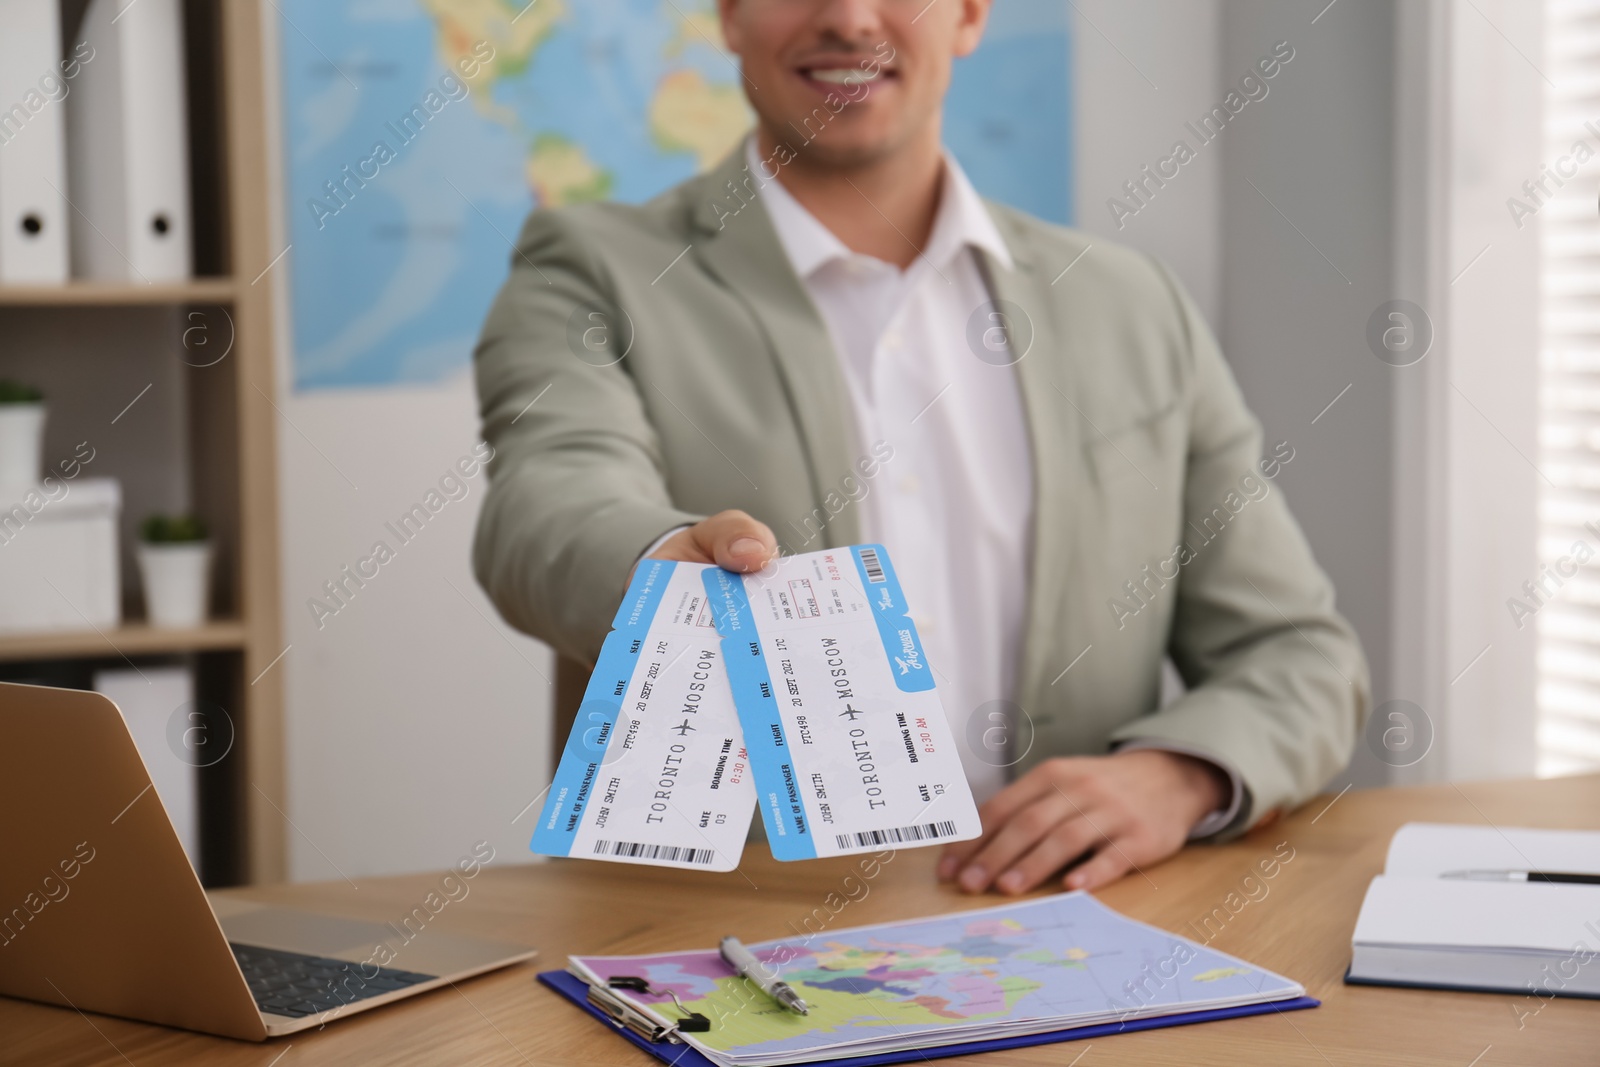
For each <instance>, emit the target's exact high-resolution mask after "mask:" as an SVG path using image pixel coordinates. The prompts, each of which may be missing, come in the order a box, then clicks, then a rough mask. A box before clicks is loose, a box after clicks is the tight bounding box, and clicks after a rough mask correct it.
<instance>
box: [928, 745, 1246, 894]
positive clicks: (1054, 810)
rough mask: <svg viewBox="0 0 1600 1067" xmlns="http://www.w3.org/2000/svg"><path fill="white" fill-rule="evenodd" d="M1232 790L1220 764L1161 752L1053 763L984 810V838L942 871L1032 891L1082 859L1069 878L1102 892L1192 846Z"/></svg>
mask: <svg viewBox="0 0 1600 1067" xmlns="http://www.w3.org/2000/svg"><path fill="white" fill-rule="evenodd" d="M1229 788H1230V784H1229V780H1228V778H1227V776H1226V775H1225V774H1224V773H1223V772H1222V770H1221V769H1220V768H1218V767H1215V766H1213V765H1212V764H1210V763H1207V762H1206V761H1205V760H1200V759H1195V758H1193V757H1190V756H1183V755H1179V754H1177V753H1174V752H1164V751H1161V750H1159V749H1135V750H1133V751H1130V752H1123V753H1118V754H1115V755H1110V756H1063V757H1058V758H1056V759H1052V760H1047V761H1045V762H1044V763H1041V764H1040V765H1039V766H1037V767H1035V768H1034V769H1033V770H1031V771H1029V772H1028V773H1027V774H1025V775H1023V776H1022V777H1021V778H1019V779H1017V780H1016V781H1015V782H1012V783H1011V784H1010V785H1008V786H1006V788H1005V789H1003V790H1001V791H1000V792H999V793H997V794H996V795H995V796H994V798H993V799H991V800H990V801H989V802H988V803H987V804H985V805H984V806H983V807H982V809H980V811H979V815H980V816H981V817H982V819H983V836H982V837H981V838H979V839H977V840H975V841H962V842H959V843H958V844H954V845H950V846H948V847H946V848H945V850H944V855H943V856H942V857H941V858H940V860H939V878H940V880H941V881H948V880H949V879H951V878H955V879H956V882H957V884H958V885H960V887H961V888H962V889H964V890H966V891H967V892H968V893H981V892H983V891H984V890H985V889H988V888H990V887H991V886H993V887H994V888H995V889H997V890H999V891H1000V892H1002V893H1026V892H1027V891H1028V890H1030V889H1033V888H1034V887H1036V886H1038V885H1039V884H1040V883H1042V882H1044V881H1045V880H1046V879H1048V878H1050V877H1051V876H1052V875H1054V874H1055V873H1056V872H1058V871H1060V870H1061V869H1062V868H1063V867H1065V866H1067V865H1068V864H1074V863H1075V864H1076V865H1075V866H1073V868H1072V869H1071V870H1070V871H1069V872H1068V873H1067V875H1066V877H1064V878H1063V879H1062V884H1063V885H1065V886H1066V887H1067V888H1068V889H1095V888H1097V887H1099V886H1103V885H1106V884H1107V883H1109V882H1114V881H1116V880H1117V879H1118V878H1121V877H1122V876H1123V875H1124V874H1127V873H1128V872H1129V871H1130V870H1133V869H1135V868H1136V867H1142V866H1144V865H1145V864H1150V863H1155V862H1156V861H1157V860H1161V859H1165V858H1166V857H1167V856H1170V855H1172V854H1173V853H1174V852H1176V851H1178V849H1180V848H1182V847H1183V843H1184V841H1185V840H1187V839H1188V836H1189V831H1190V830H1191V829H1192V828H1193V827H1194V825H1195V824H1196V823H1198V822H1199V821H1200V820H1201V819H1203V818H1204V817H1205V816H1207V815H1209V814H1210V813H1211V812H1213V811H1215V810H1216V809H1218V808H1220V807H1222V806H1223V805H1224V804H1225V803H1226V802H1227V798H1228V795H1229V793H1228V790H1229ZM1080 860H1081V861H1082V862H1078V861H1080Z"/></svg>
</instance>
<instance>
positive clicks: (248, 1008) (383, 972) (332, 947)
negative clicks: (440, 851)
mask: <svg viewBox="0 0 1600 1067" xmlns="http://www.w3.org/2000/svg"><path fill="white" fill-rule="evenodd" d="M0 857H3V858H0V995H5V996H10V997H21V998H23V999H26V1000H35V1001H41V1002H43V1003H46V1004H55V1005H59V1006H61V1007H66V1008H74V1009H77V1010H79V1011H86V1012H88V1011H93V1012H100V1013H103V1014H106V1015H119V1016H123V1017H125V1018H129V1019H138V1020H141V1021H144V1022H150V1023H160V1024H162V1025H165V1026H177V1027H182V1028H184V1029H186V1030H198V1031H201V1032H203V1033H208V1034H218V1035H221V1036H223V1037H233V1038H241V1039H243V1040H247V1041H261V1040H265V1039H266V1038H269V1037H276V1036H278V1035H280V1034H292V1033H294V1032H296V1031H298V1030H305V1029H309V1028H312V1027H318V1026H322V1025H324V1024H325V1023H327V1022H328V1021H330V1020H332V1019H337V1018H340V1017H343V1016H345V1015H349V1014H353V1013H355V1012H359V1011H367V1010H369V1009H371V1008H376V1007H380V1006H382V1005H385V1004H389V1003H392V1002H393V1001H396V1000H399V999H401V998H402V997H409V996H413V995H415V994H418V993H424V992H426V991H428V990H430V989H436V988H438V987H440V986H443V985H446V984H448V983H452V982H459V981H461V980H462V979H464V978H470V977H471V976H473V975H477V974H482V973H483V972H485V971H490V970H494V969H495V968H498V967H504V966H507V965H509V964H512V963H520V962H522V961H525V960H529V959H532V958H533V957H534V955H535V952H534V950H532V949H529V948H525V947H523V946H519V945H509V944H496V943H492V942H487V941H477V940H472V939H468V938H463V937H457V936H454V935H448V934H446V933H444V932H443V931H441V930H438V929H436V928H433V927H431V926H429V925H426V920H427V919H428V918H430V917H431V915H432V914H434V913H433V912H430V910H429V909H428V908H426V907H421V905H422V903H423V898H424V897H425V896H427V894H426V893H425V892H423V891H419V894H418V897H419V899H418V901H417V903H418V905H419V908H418V910H417V911H416V912H414V913H413V915H414V916H415V918H414V919H410V920H407V919H401V920H400V922H401V924H402V925H401V926H395V925H393V924H391V923H376V922H360V921H354V920H349V919H343V918H339V917H336V916H331V915H318V914H315V913H312V912H302V911H296V910H292V909H289V908H280V907H271V906H266V905H261V904H255V903H250V902H246V901H242V900H236V899H232V898H230V897H227V896H219V897H218V898H217V899H216V901H215V902H213V901H211V900H209V899H208V898H207V896H206V893H205V890H204V889H202V888H201V887H200V880H199V878H197V877H196V876H195V872H194V868H193V867H191V866H190V865H189V859H188V857H187V856H186V855H185V853H184V851H183V846H182V844H180V843H179V840H178V834H177V832H176V830H174V829H173V826H172V822H171V820H170V819H168V817H167V813H166V809H164V808H163V807H162V805H161V800H160V798H159V797H158V796H157V795H156V792H155V790H154V789H153V788H152V787H151V784H150V775H149V772H148V771H146V769H145V765H144V761H143V760H142V759H140V757H139V752H138V750H137V749H136V748H135V747H134V743H133V738H132V736H131V735H130V734H129V733H128V727H127V725H126V723H124V721H123V718H122V713H121V712H120V711H118V710H117V706H116V705H115V704H114V703H112V702H111V701H110V700H108V699H107V698H106V697H104V696H102V695H100V694H99V693H92V692H84V691H81V690H75V689H52V688H46V687H44V686H33V685H15V684H10V683H0ZM458 881H460V879H458ZM462 884H467V883H462ZM451 892H452V893H453V892H454V890H451ZM440 899H443V897H441V896H435V903H437V901H438V900H440ZM458 899H459V898H458ZM213 903H214V904H215V907H213ZM441 907H442V906H441ZM441 913H442V912H441Z"/></svg>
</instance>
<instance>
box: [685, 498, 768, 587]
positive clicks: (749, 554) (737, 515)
mask: <svg viewBox="0 0 1600 1067" xmlns="http://www.w3.org/2000/svg"><path fill="white" fill-rule="evenodd" d="M691 532H692V533H694V534H695V542H696V543H697V544H698V545H699V546H700V548H701V549H702V550H703V551H704V552H705V553H706V555H708V556H710V557H711V560H712V561H713V562H714V563H716V565H717V566H719V567H722V568H724V569H726V570H730V571H740V572H746V571H758V570H760V569H761V568H762V567H764V566H766V565H767V561H768V560H770V559H772V557H773V556H776V555H777V554H778V539H777V538H776V537H774V536H773V535H772V531H771V530H769V529H767V525H766V523H763V522H757V521H756V520H755V519H753V518H751V517H750V516H749V515H747V514H745V513H744V512H742V511H723V512H719V513H718V514H716V515H713V516H711V518H709V519H706V520H705V521H703V522H701V523H699V524H698V525H696V526H695V527H694V529H693V530H692V531H691Z"/></svg>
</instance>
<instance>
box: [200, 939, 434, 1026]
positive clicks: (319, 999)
mask: <svg viewBox="0 0 1600 1067" xmlns="http://www.w3.org/2000/svg"><path fill="white" fill-rule="evenodd" d="M228 947H229V948H231V949H233V955H234V958H235V959H237V960H238V961H239V968H240V969H241V970H243V971H244V978H245V981H246V982H247V983H249V985H250V994H251V996H253V997H255V998H256V1006H257V1007H258V1008H260V1009H261V1010H262V1011H264V1012H270V1013H271V1014H273V1015H289V1016H294V1017H296V1018H298V1017H301V1016H306V1015H317V1014H320V1013H322V1012H325V1011H333V1010H335V1009H337V1008H341V1007H343V1006H344V1005H346V1004H351V1003H353V1002H355V1001H358V1000H366V999H367V998H369V997H381V996H383V994H385V993H392V992H394V991H395V990H397V989H405V988H407V987H409V986H414V985H418V984H420V983H422V982H431V981H433V979H434V977H435V976H434V975H431V974H417V973H415V972H414V971H397V970H394V969H392V968H389V967H378V968H376V970H377V972H378V973H377V974H376V975H373V974H372V972H373V970H374V969H375V968H374V967H373V966H372V965H371V964H359V963H350V962H348V961H346V960H334V959H327V958H326V957H323V956H307V955H305V954H304V953H300V952H284V951H282V950H280V949H275V948H261V947H260V946H258V945H236V944H232V943H229V945H228Z"/></svg>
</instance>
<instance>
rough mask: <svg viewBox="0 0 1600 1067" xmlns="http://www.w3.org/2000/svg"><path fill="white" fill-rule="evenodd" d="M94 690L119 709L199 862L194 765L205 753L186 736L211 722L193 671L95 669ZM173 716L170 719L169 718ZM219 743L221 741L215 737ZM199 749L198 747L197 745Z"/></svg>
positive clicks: (159, 793)
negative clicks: (197, 698)
mask: <svg viewBox="0 0 1600 1067" xmlns="http://www.w3.org/2000/svg"><path fill="white" fill-rule="evenodd" d="M93 684H94V690H95V692H97V693H102V694H104V695H105V696H108V697H110V698H111V699H112V700H113V701H115V702H116V705H117V708H118V710H120V711H121V712H122V718H123V721H124V722H126V723H127V724H128V732H129V733H130V734H132V735H133V743H134V747H136V748H137V749H138V750H139V757H140V758H141V759H143V760H144V765H145V769H146V770H148V771H149V772H150V784H151V785H153V786H155V790H156V796H158V797H160V798H161V806H162V807H164V808H166V809H167V817H168V818H170V819H171V820H172V828H173V829H174V830H176V831H178V840H180V841H182V842H183V850H184V851H185V852H187V853H188V854H189V863H190V865H191V866H194V867H196V868H198V867H199V866H200V797H199V793H200V783H199V779H198V777H197V773H198V772H197V770H196V768H198V767H201V766H204V765H206V763H207V761H209V759H210V757H209V756H205V757H202V756H200V755H198V754H197V749H196V746H195V745H194V744H193V743H192V741H191V740H190V738H191V737H192V736H193V735H194V734H195V732H196V731H205V730H206V729H207V728H208V727H210V728H213V729H214V728H215V723H209V722H208V721H207V720H206V718H205V717H204V715H203V713H201V714H191V712H198V711H199V710H200V709H199V708H198V706H197V705H196V704H195V702H194V674H193V673H192V672H191V671H190V670H189V668H188V667H152V666H146V667H141V668H137V669H133V670H126V669H123V670H102V671H95V672H94V678H93ZM174 720H176V721H174ZM218 743H219V744H220V743H222V742H220V741H219V742H218ZM199 751H203V749H202V750H199Z"/></svg>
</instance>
